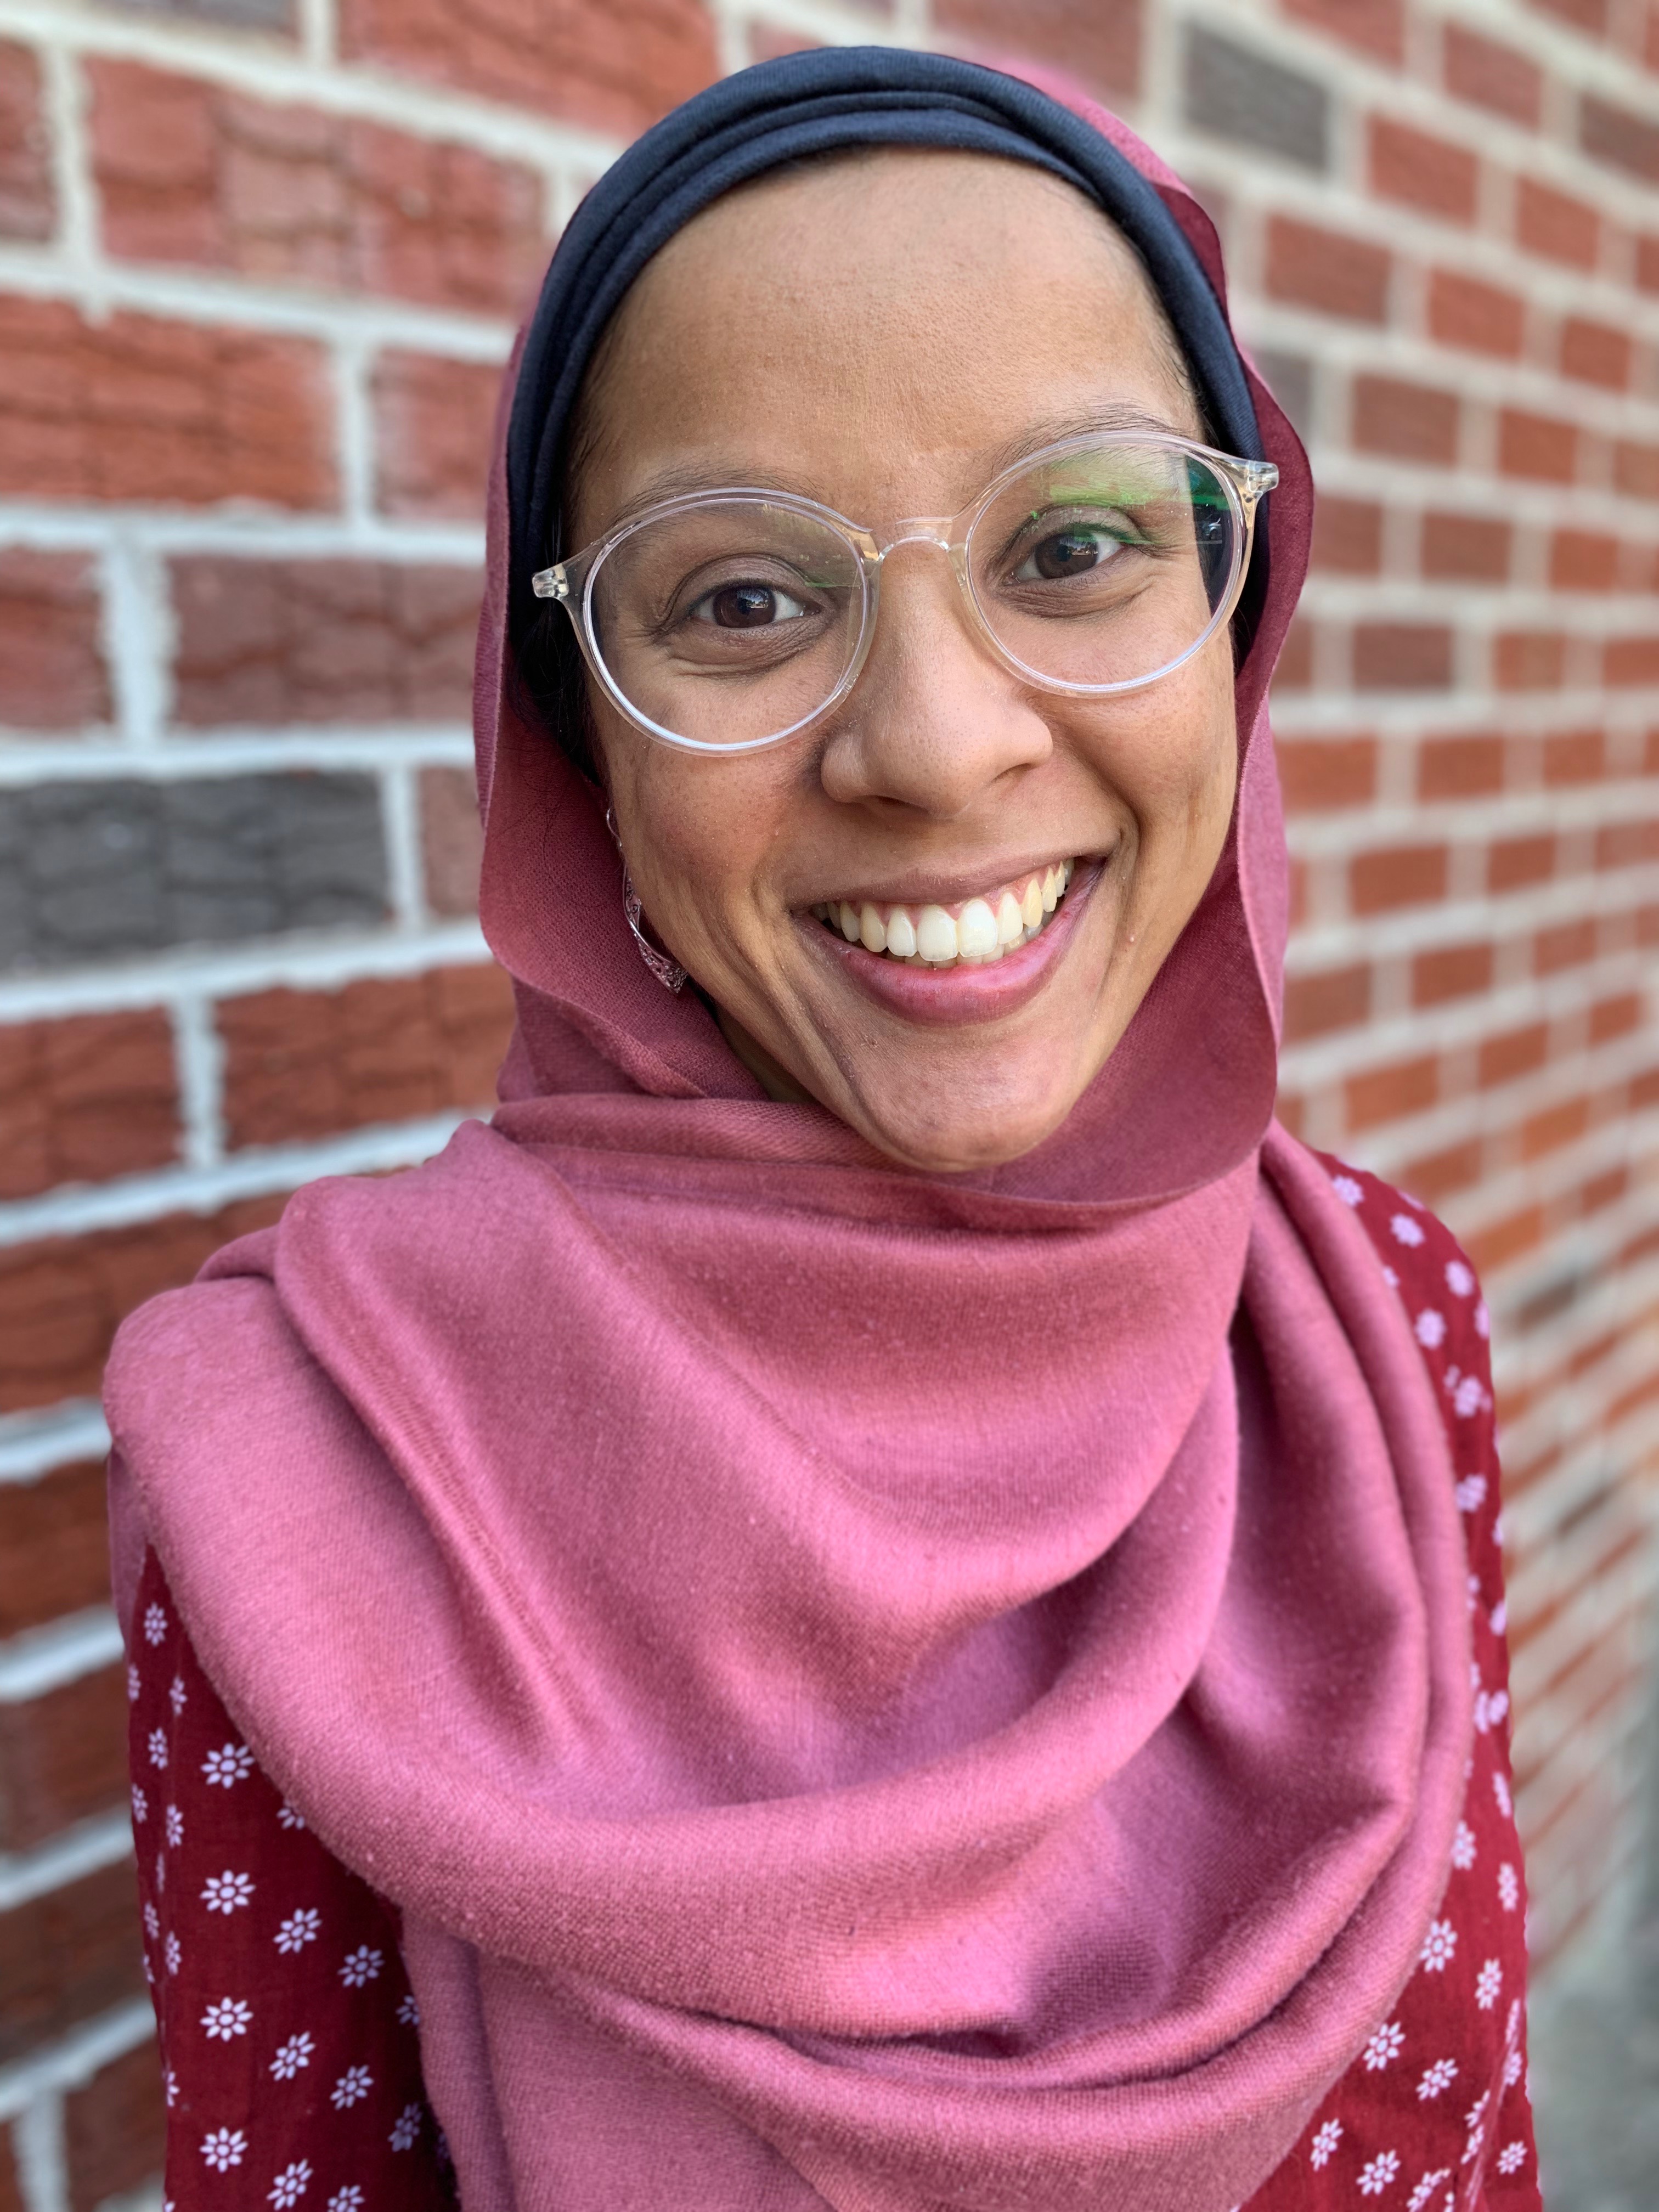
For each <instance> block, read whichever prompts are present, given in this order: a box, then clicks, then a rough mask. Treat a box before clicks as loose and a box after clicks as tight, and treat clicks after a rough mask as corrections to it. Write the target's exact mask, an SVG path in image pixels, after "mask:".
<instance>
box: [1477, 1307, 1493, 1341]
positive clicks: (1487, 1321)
mask: <svg viewBox="0 0 1659 2212" xmlns="http://www.w3.org/2000/svg"><path fill="white" fill-rule="evenodd" d="M1474 1333H1475V1334H1476V1335H1477V1336H1490V1335H1491V1334H1492V1314H1491V1312H1490V1310H1488V1308H1487V1305H1486V1300H1485V1298H1482V1299H1481V1301H1480V1304H1479V1305H1478V1306H1477V1307H1476V1308H1475V1310H1474Z"/></svg>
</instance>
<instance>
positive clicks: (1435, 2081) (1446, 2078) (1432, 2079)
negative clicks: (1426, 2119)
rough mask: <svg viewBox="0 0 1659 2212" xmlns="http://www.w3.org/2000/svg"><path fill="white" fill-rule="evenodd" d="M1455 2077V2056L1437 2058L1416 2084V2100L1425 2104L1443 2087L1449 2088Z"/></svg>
mask: <svg viewBox="0 0 1659 2212" xmlns="http://www.w3.org/2000/svg"><path fill="white" fill-rule="evenodd" d="M1456 2079H1457V2061H1456V2060H1455V2058H1437V2059H1436V2060H1435V2062H1434V2063H1433V2065H1432V2066H1431V2067H1430V2068H1429V2069H1428V2071H1427V2072H1426V2073H1425V2075H1424V2076H1423V2079H1422V2080H1421V2081H1419V2083H1418V2085H1417V2097H1418V2102H1419V2104H1424V2105H1426V2104H1427V2103H1428V2101H1429V2100H1430V2098H1431V2097H1437V2096H1438V2095H1439V2094H1440V2093H1441V2091H1442V2090H1443V2089H1449V2088H1450V2087H1451V2085H1452V2083H1453V2082H1454V2081H1455V2080H1456Z"/></svg>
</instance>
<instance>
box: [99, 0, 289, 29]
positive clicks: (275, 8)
mask: <svg viewBox="0 0 1659 2212" xmlns="http://www.w3.org/2000/svg"><path fill="white" fill-rule="evenodd" d="M111 4H112V5H113V6H114V7H116V8H118V9H123V10H125V13H126V14H128V15H177V16H179V18H180V19H181V20H182V21H185V22H197V23H223V24H226V25H228V27H230V28H231V29H233V30H238V31H290V32H291V31H292V30H293V29H294V27H295V0H111Z"/></svg>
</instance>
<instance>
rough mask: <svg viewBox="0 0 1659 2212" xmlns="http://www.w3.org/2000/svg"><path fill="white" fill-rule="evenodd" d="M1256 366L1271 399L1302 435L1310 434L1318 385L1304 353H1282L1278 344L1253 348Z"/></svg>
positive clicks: (1310, 364) (1311, 363)
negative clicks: (1273, 399)
mask: <svg viewBox="0 0 1659 2212" xmlns="http://www.w3.org/2000/svg"><path fill="white" fill-rule="evenodd" d="M1255 365H1256V367H1257V368H1259V369H1260V370H1261V375H1262V380H1263V381H1264V382H1265V383H1266V385H1267V388H1268V390H1269V391H1270V392H1272V393H1273V398H1275V399H1276V400H1277V401H1278V402H1279V405H1280V406H1281V407H1282V408H1283V409H1284V410H1285V413H1286V414H1287V415H1288V416H1290V418H1291V422H1292V423H1293V424H1294V425H1295V427H1296V428H1297V430H1298V431H1299V432H1300V434H1301V435H1302V436H1303V437H1304V438H1307V437H1310V436H1311V435H1312V434H1313V420H1314V407H1315V404H1316V393H1317V385H1316V375H1315V370H1314V364H1313V362H1312V361H1311V360H1310V358H1309V356H1307V355H1306V354H1305V353H1284V352H1281V351H1280V350H1279V348H1278V347H1277V346H1261V347H1260V348H1258V349H1256V353H1255Z"/></svg>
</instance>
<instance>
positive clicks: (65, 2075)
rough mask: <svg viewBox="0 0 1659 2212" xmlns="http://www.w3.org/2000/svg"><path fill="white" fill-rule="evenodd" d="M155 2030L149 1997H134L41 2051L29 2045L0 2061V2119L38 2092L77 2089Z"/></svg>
mask: <svg viewBox="0 0 1659 2212" xmlns="http://www.w3.org/2000/svg"><path fill="white" fill-rule="evenodd" d="M154 2034H155V2013H154V2011H153V2010H152V2008H151V2006H150V2002H149V1998H148V1997H133V1998H131V1999H130V2000H129V2001H128V2002H126V2003H125V2004H121V2005H116V2006H114V2007H112V2009H111V2010H110V2011H108V2012H106V2013H101V2014H100V2015H99V2016H98V2018H97V2019H96V2020H91V2021H87V2022H86V2023H85V2025H84V2026H82V2027H77V2028H76V2029H75V2030H74V2031H73V2033H70V2034H69V2035H66V2036H64V2037H63V2038H62V2039H61V2040H60V2041H58V2042H57V2043H52V2044H48V2045H47V2046H46V2049H45V2050H44V2051H32V2052H31V2053H30V2054H29V2056H28V2057H27V2058H22V2059H19V2060H18V2061H17V2062H16V2063H15V2064H14V2065H11V2066H7V2067H0V2120H9V2119H11V2118H14V2117H15V2115H16V2114H18V2113H20V2112H26V2111H27V2108H28V2107H29V2106H30V2105H31V2104H33V2102H34V2101H35V2100H36V2099H37V2098H40V2097H44V2096H50V2095H52V2094H53V2093H58V2092H61V2091H63V2090H65V2089H79V2088H82V2087H85V2085H86V2083H87V2082H88V2081H91V2079H92V2077H93V2075H94V2074H96V2073H98V2072H99V2071H100V2069H102V2068H104V2067H106V2066H107V2065H109V2064H110V2063H111V2062H112V2060H114V2059H117V2058H125V2056H126V2054H127V2053H128V2051H132V2050H136V2049H137V2046H138V2045H140V2044H141V2043H148V2042H149V2039H151V2037H152V2036H153V2035H154Z"/></svg>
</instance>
